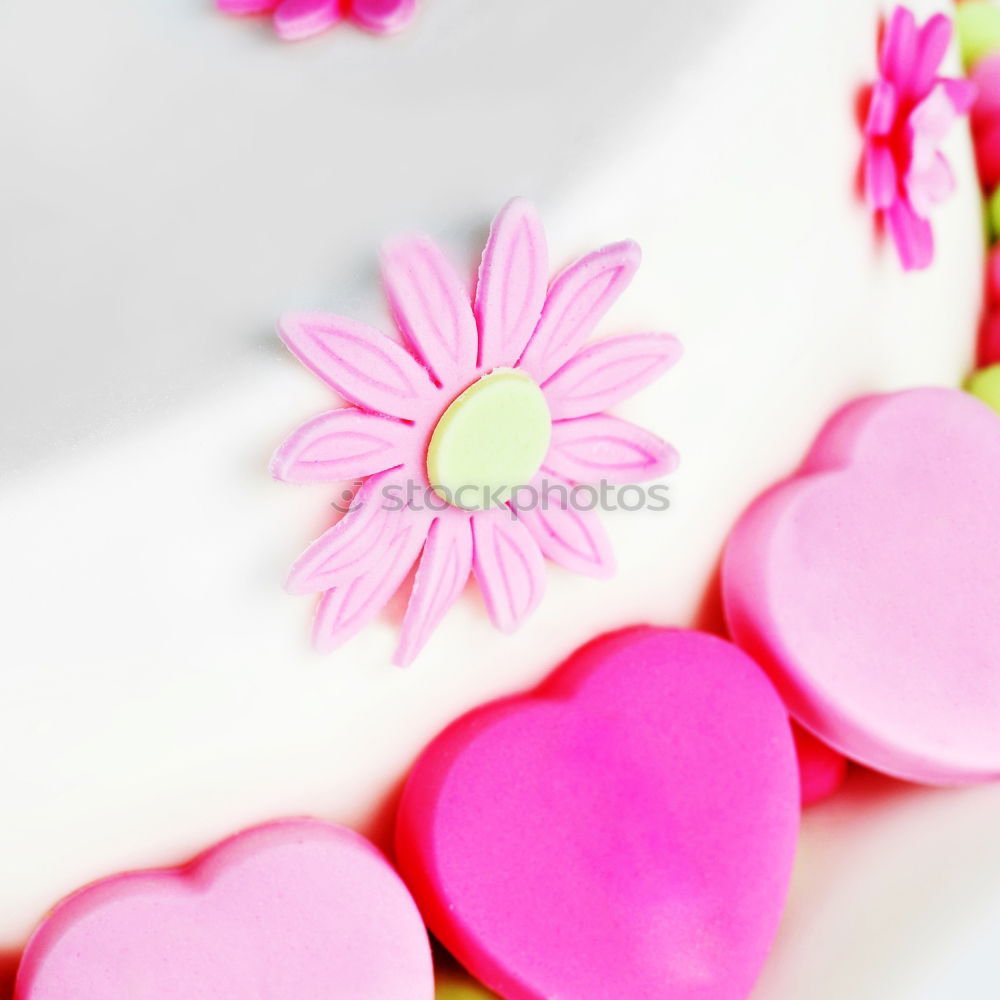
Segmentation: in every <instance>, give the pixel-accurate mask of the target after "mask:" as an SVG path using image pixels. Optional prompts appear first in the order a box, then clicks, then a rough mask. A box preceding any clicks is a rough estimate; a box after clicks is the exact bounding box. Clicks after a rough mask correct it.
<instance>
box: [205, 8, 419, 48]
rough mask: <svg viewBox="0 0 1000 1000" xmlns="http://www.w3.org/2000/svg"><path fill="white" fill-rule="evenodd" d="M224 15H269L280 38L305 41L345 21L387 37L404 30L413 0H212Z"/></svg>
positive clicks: (413, 9)
mask: <svg viewBox="0 0 1000 1000" xmlns="http://www.w3.org/2000/svg"><path fill="white" fill-rule="evenodd" d="M216 3H217V4H218V7H219V10H221V11H223V12H224V13H226V14H271V15H272V17H273V19H274V29H275V31H276V32H277V33H278V35H279V36H280V37H281V38H284V39H286V40H288V41H294V40H297V39H300V38H309V37H310V36H311V35H317V34H319V33H320V32H321V31H325V30H326V29H327V28H329V27H330V26H331V25H333V24H336V23H337V22H338V21H342V20H344V19H345V18H349V19H350V20H352V21H354V23H355V24H357V25H359V26H360V27H362V28H366V29H367V30H368V31H374V32H376V33H378V34H380V35H387V34H389V33H391V32H393V31H399V30H400V28H403V27H405V26H406V25H407V24H408V23H409V21H410V19H411V18H412V17H413V14H414V12H415V11H416V0H216Z"/></svg>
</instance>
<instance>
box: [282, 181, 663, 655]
mask: <svg viewBox="0 0 1000 1000" xmlns="http://www.w3.org/2000/svg"><path fill="white" fill-rule="evenodd" d="M639 256H640V255H639V248H638V247H637V246H636V245H635V244H634V243H631V242H624V243H615V244H613V245H611V246H607V247H605V248H604V249H602V250H597V251H595V252H593V253H591V254H588V255H587V256H585V257H583V258H581V259H580V260H578V261H576V262H575V263H573V264H571V265H570V266H569V267H567V268H566V269H565V270H564V271H562V272H561V273H560V274H559V275H557V276H556V277H555V279H554V280H553V281H552V283H551V284H549V282H548V254H547V249H546V243H545V235H544V233H543V231H542V227H541V223H540V221H539V219H538V215H537V213H536V211H535V209H534V207H533V206H532V205H530V204H529V203H527V202H525V201H523V200H515V201H513V202H511V203H510V204H509V205H507V207H506V208H504V209H503V211H501V212H500V214H499V215H498V216H497V218H496V219H495V220H494V223H493V226H492V228H491V230H490V236H489V240H488V242H487V244H486V249H485V251H484V253H483V259H482V264H481V266H480V270H479V278H478V282H477V287H476V290H475V294H474V295H471V296H470V294H469V292H468V290H467V289H466V288H465V287H464V286H463V283H462V281H461V280H460V279H459V277H458V275H457V274H456V273H455V271H454V270H453V269H452V268H451V266H450V265H449V264H448V262H447V261H446V259H445V257H444V256H443V254H442V253H441V251H440V250H438V249H437V247H436V246H435V245H434V244H433V243H432V242H431V241H430V240H428V239H426V238H423V237H413V238H408V239H402V240H398V241H396V242H394V243H392V244H390V245H389V246H388V247H387V248H386V249H385V251H384V253H383V258H382V269H383V280H384V284H385V289H386V293H387V297H388V300H389V305H390V308H391V310H392V314H393V317H394V319H395V323H396V325H397V326H398V330H399V334H400V340H401V342H399V341H397V340H395V339H391V338H389V337H387V336H385V335H383V334H381V333H379V332H378V331H376V330H373V329H371V328H369V327H367V326H364V325H362V324H361V323H357V322H355V321H353V320H350V319H344V318H341V317H339V316H328V315H321V314H317V313H297V314H293V315H289V316H285V317H283V318H282V320H281V322H280V324H279V332H280V335H281V338H282V340H283V341H284V342H285V344H286V346H287V347H288V348H289V349H290V350H291V351H292V353H293V354H295V356H296V357H298V358H299V360H300V361H301V362H302V363H303V364H304V365H305V366H306V367H307V368H309V369H310V370H311V371H312V372H313V373H314V374H316V375H317V376H319V377H320V378H321V379H322V380H323V381H324V382H326V383H327V384H328V385H330V386H331V387H332V388H333V389H335V390H336V392H337V393H338V394H339V395H340V396H341V397H342V398H343V400H344V401H346V402H347V403H348V404H349V405H346V406H342V407H340V408H338V409H334V410H331V411H330V412H328V413H323V414H321V415H320V416H318V417H315V418H314V419H312V420H310V421H308V422H307V423H306V424H304V425H303V426H302V427H300V428H299V429H298V430H296V431H295V432H294V433H293V434H292V435H291V436H290V437H289V438H288V440H287V441H286V442H285V443H284V444H283V445H282V446H281V447H280V448H279V449H278V451H277V452H276V454H275V456H274V459H273V462H272V473H273V474H274V476H275V478H277V479H281V480H284V481H287V482H295V483H340V482H344V481H347V480H354V481H356V482H357V483H358V485H359V489H358V491H357V493H356V495H355V496H354V499H353V502H352V503H351V504H350V506H349V508H348V510H347V512H346V513H345V514H344V516H343V517H342V518H341V520H340V521H338V522H337V523H336V524H335V525H334V526H333V527H332V528H330V529H329V530H328V531H327V532H326V533H325V534H324V535H322V536H321V537H320V538H319V539H317V540H316V541H315V542H314V543H313V544H312V545H310V546H309V548H308V549H307V550H306V551H305V553H304V554H303V555H302V557H301V558H300V559H299V560H298V561H297V562H296V563H295V565H294V566H293V567H292V570H291V573H290V575H289V579H288V584H287V586H288V589H289V590H290V591H291V592H292V593H297V594H307V593H321V594H322V597H321V599H320V602H319V607H318V611H317V615H316V620H315V627H314V639H315V644H316V646H317V648H318V649H320V650H321V651H326V650H331V649H333V648H335V647H336V646H338V645H339V644H340V643H342V642H343V641H344V640H345V639H347V638H348V637H349V636H351V635H353V634H354V633H355V632H357V631H358V630H359V629H360V628H362V627H363V626H364V625H365V624H366V623H367V622H368V621H370V620H371V619H372V618H373V617H374V616H375V615H376V614H377V613H378V612H379V610H380V609H381V608H382V607H383V606H384V605H385V603H386V602H387V601H388V600H389V598H390V597H391V596H392V595H393V593H394V592H395V591H396V590H397V589H398V588H399V586H400V585H401V583H402V582H403V580H404V578H405V577H406V576H407V574H408V573H409V571H410V570H411V568H412V567H413V565H414V564H415V563H416V564H417V572H416V577H415V580H414V584H413V589H412V592H411V594H410V598H409V604H408V607H407V609H406V614H405V617H404V620H403V624H402V629H401V636H400V643H399V647H398V650H397V653H396V662H397V663H400V664H401V665H402V664H406V663H409V662H410V661H411V660H412V659H413V657H414V656H415V655H416V654H417V652H418V651H419V650H420V649H421V647H422V646H423V645H424V643H425V642H426V641H427V639H428V638H429V636H430V635H431V633H432V631H433V630H434V628H435V627H436V626H437V624H438V623H439V622H440V620H441V619H442V617H443V616H444V614H445V612H446V611H447V610H448V608H449V607H450V606H451V604H452V603H453V602H454V601H455V599H456V598H457V597H458V595H459V593H460V592H461V591H462V589H463V588H464V587H465V585H466V582H467V580H468V579H469V576H470V574H472V575H473V576H474V577H475V579H476V581H477V582H478V584H479V587H480V589H481V590H482V593H483V595H484V598H485V603H486V607H487V610H488V612H489V614H490V616H491V618H492V620H493V622H494V624H495V625H496V626H497V628H499V629H501V630H503V631H513V630H514V629H516V628H517V627H518V626H519V625H520V624H521V622H523V621H524V619H525V618H526V617H527V616H528V615H529V614H530V613H531V612H532V611H533V610H534V609H535V608H536V607H537V605H538V603H539V601H540V600H541V597H542V593H543V590H544V587H545V570H544V560H545V559H546V558H547V559H550V560H552V561H553V562H555V563H558V564H560V565H562V566H564V567H566V568H568V569H570V570H573V571H576V572H579V573H585V574H590V575H592V576H597V577H603V576H608V575H610V574H611V573H612V572H613V558H612V555H611V551H610V546H609V542H608V539H607V536H606V535H605V533H604V531H603V529H602V527H601V524H600V520H599V518H598V517H597V515H596V514H595V513H594V508H595V507H596V506H597V505H598V499H597V498H598V496H599V495H602V496H606V495H607V494H606V491H607V489H608V488H609V487H611V488H613V489H616V490H617V489H619V488H620V487H621V485H622V484H628V485H629V486H630V488H631V489H632V490H634V491H638V490H639V488H638V487H637V486H635V485H633V484H636V483H639V482H641V481H644V480H648V479H653V478H657V477H659V476H661V475H663V474H665V473H667V472H669V471H672V470H673V469H674V468H675V466H676V463H677V454H676V452H675V451H674V449H673V448H671V447H670V445H668V444H666V443H665V442H663V441H661V440H660V439H659V438H657V437H655V436H654V435H652V434H650V433H649V432H647V431H645V430H643V429H641V428H639V427H636V426H634V425H633V424H630V423H628V422H626V421H624V420H621V419H618V418H616V417H613V416H610V415H608V414H607V413H605V412H604V411H605V410H606V409H607V408H608V407H611V406H613V405H614V404H615V403H617V402H619V401H620V400H622V399H625V398H626V397H628V396H630V395H632V394H633V393H634V392H636V391H637V390H639V389H640V388H642V387H644V386H646V385H648V384H649V383H650V382H652V381H653V380H654V379H656V378H657V377H658V376H659V375H660V374H661V373H663V372H664V371H666V369H667V368H669V367H670V366H671V365H672V364H673V363H674V361H675V360H676V359H677V357H678V356H679V354H680V345H679V343H678V342H677V340H676V339H675V338H674V337H672V336H670V335H667V334H658V333H638V334H630V335H627V336H622V337H617V338H613V339H605V340H598V341H597V342H595V343H594V344H592V345H590V346H584V343H585V341H586V340H587V339H588V338H589V336H590V334H591V333H592V332H593V330H594V328H595V327H596V325H597V323H598V322H599V321H600V319H601V317H602V316H603V315H604V314H605V313H606V312H607V310H608V309H609V308H610V306H611V305H612V303H614V302H615V300H616V299H617V298H618V297H619V295H621V293H622V292H623V291H624V289H625V288H626V286H627V285H628V283H629V282H630V280H631V278H632V276H633V274H634V273H635V271H636V269H637V267H638V266H639ZM593 484H599V486H600V491H599V490H598V487H597V485H593ZM601 491H604V492H601ZM631 502H632V503H634V500H632V501H631ZM621 506H623V507H624V506H626V505H625V504H624V502H623V503H622V504H621Z"/></svg>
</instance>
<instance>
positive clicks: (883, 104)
mask: <svg viewBox="0 0 1000 1000" xmlns="http://www.w3.org/2000/svg"><path fill="white" fill-rule="evenodd" d="M950 40H951V21H950V20H949V19H948V18H947V17H945V16H944V15H943V14H936V15H935V16H934V17H932V18H931V19H930V20H929V21H927V23H926V24H924V25H923V27H918V26H917V23H916V20H915V19H914V17H913V14H912V13H911V12H910V11H909V10H907V9H906V8H905V7H897V8H896V9H895V11H893V14H892V18H891V20H890V21H889V24H888V27H887V28H886V31H885V35H884V37H883V39H882V46H881V51H880V55H879V70H880V74H881V75H880V77H879V79H878V80H877V81H876V83H875V85H874V87H873V88H872V94H871V102H870V104H869V106H868V116H867V120H866V122H865V127H864V132H865V158H864V186H865V197H866V198H867V200H868V203H869V204H870V205H871V206H872V208H874V209H876V210H877V211H879V212H881V213H883V214H884V217H885V221H886V226H887V228H888V230H889V233H890V235H891V236H892V238H893V241H894V242H895V244H896V249H897V251H898V252H899V258H900V260H901V261H902V264H903V267H904V268H905V269H906V270H912V269H916V268H923V267H927V266H928V265H929V264H930V263H931V261H932V260H933V259H934V236H933V233H932V231H931V225H930V222H929V221H928V217H929V215H930V212H931V209H932V208H933V206H934V205H935V204H937V203H938V202H941V201H943V200H944V199H945V198H946V197H947V196H948V195H949V194H951V192H952V190H953V189H954V186H955V180H954V177H953V176H952V173H951V169H950V168H949V166H948V162H947V161H946V160H945V158H944V156H943V155H942V154H941V153H940V152H939V151H938V146H939V144H940V143H941V140H942V139H943V138H944V137H945V135H946V134H947V132H948V130H949V129H950V128H951V126H952V124H953V122H954V121H955V119H956V118H957V117H958V116H960V115H962V114H964V113H965V112H966V111H968V110H969V108H970V107H971V106H972V102H973V99H974V97H975V88H974V86H973V85H972V84H971V83H969V81H967V80H959V79H951V78H947V77H940V76H938V75H937V71H938V68H939V66H940V64H941V60H942V59H943V58H944V54H945V52H946V51H947V48H948V43H949V42H950Z"/></svg>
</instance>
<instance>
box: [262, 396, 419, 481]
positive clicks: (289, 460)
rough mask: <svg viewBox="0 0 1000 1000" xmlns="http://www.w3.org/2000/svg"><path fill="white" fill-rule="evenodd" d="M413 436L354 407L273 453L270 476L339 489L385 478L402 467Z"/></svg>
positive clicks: (315, 422)
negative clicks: (376, 475) (354, 482)
mask: <svg viewBox="0 0 1000 1000" xmlns="http://www.w3.org/2000/svg"><path fill="white" fill-rule="evenodd" d="M409 431H410V428H409V426H408V425H407V424H403V423H400V422H399V421H398V420H391V419H389V418H388V417H380V416H377V415H376V414H374V413H367V412H366V411H364V410H359V409H357V408H356V407H353V406H348V407H344V408H342V409H339V410H331V411H330V412H329V413H321V414H320V415H319V416H318V417H313V419H312V420H307V421H306V422H305V423H304V424H303V425H302V426H301V427H299V428H298V429H297V430H295V431H293V432H292V433H291V434H290V435H289V437H288V440H286V441H285V443H284V444H283V445H282V446H281V447H280V448H279V449H278V450H277V451H276V452H275V453H274V458H272V459H271V475H272V476H274V478H275V479H280V480H282V481H283V482H286V483H335V482H340V481H341V480H345V479H361V478H363V477H365V476H370V475H373V474H374V473H376V472H384V471H385V470H386V469H391V468H393V467H394V466H396V465H399V464H401V463H402V461H403V458H404V455H405V450H404V442H405V440H406V437H407V433H408V432H409Z"/></svg>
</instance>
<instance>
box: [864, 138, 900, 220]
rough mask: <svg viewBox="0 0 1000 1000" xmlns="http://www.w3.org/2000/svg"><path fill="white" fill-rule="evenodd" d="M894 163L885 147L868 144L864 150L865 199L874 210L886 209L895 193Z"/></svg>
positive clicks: (890, 153)
mask: <svg viewBox="0 0 1000 1000" xmlns="http://www.w3.org/2000/svg"><path fill="white" fill-rule="evenodd" d="M897 186H898V184H897V177H896V163H895V161H894V160H893V158H892V152H891V151H890V150H889V148H888V147H887V146H882V145H877V144H875V143H870V144H869V145H868V148H867V149H866V150H865V198H866V199H867V201H868V204H869V205H870V206H871V207H872V208H875V209H880V208H888V207H889V206H890V205H891V204H892V203H893V201H894V200H895V198H896V193H897Z"/></svg>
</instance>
